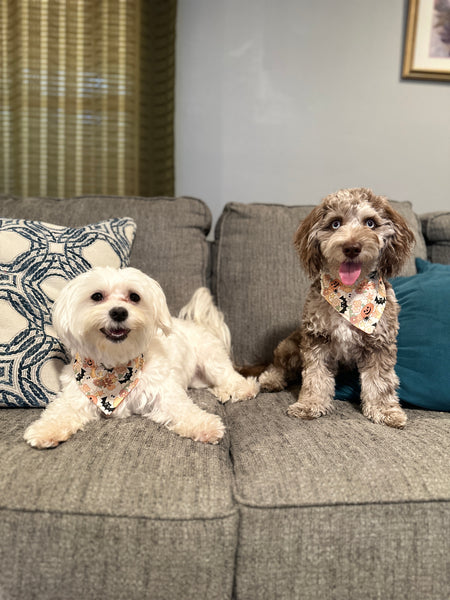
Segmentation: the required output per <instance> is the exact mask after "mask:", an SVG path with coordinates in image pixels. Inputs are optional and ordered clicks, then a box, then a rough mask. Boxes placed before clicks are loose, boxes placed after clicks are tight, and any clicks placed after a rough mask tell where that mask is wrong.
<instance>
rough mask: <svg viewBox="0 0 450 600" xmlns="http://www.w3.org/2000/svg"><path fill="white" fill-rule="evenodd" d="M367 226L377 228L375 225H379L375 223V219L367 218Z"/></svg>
mask: <svg viewBox="0 0 450 600" xmlns="http://www.w3.org/2000/svg"><path fill="white" fill-rule="evenodd" d="M366 226H367V227H368V228H369V229H375V227H376V226H377V225H376V223H375V221H374V220H373V219H367V221H366Z"/></svg>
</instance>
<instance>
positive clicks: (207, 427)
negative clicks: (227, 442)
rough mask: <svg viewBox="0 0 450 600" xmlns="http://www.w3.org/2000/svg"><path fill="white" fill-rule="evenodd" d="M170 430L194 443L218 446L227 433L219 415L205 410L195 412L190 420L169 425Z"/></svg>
mask: <svg viewBox="0 0 450 600" xmlns="http://www.w3.org/2000/svg"><path fill="white" fill-rule="evenodd" d="M168 428H169V429H170V430H171V431H174V432H175V433H178V435H181V436H182V437H188V438H191V439H192V440H194V442H204V443H207V444H217V443H218V442H219V441H220V440H221V439H222V438H223V435H224V433H225V425H224V424H223V422H222V419H221V418H220V417H219V416H218V415H213V414H211V413H208V412H206V411H204V410H200V409H199V411H198V412H197V410H196V411H194V412H193V413H192V414H191V415H190V417H189V418H188V419H185V420H183V421H179V422H177V423H173V424H171V425H168Z"/></svg>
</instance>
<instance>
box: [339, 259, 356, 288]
mask: <svg viewBox="0 0 450 600" xmlns="http://www.w3.org/2000/svg"><path fill="white" fill-rule="evenodd" d="M360 274H361V264H360V263H353V262H343V263H342V264H341V266H340V267H339V276H340V278H341V281H342V283H343V284H344V285H353V284H354V283H355V281H356V280H357V279H358V277H359V276H360Z"/></svg>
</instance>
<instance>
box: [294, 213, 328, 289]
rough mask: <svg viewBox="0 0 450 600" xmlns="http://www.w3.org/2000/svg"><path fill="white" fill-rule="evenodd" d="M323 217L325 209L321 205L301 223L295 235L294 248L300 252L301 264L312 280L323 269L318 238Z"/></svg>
mask: <svg viewBox="0 0 450 600" xmlns="http://www.w3.org/2000/svg"><path fill="white" fill-rule="evenodd" d="M322 216H323V207H322V205H321V204H319V205H318V206H316V207H315V208H314V209H313V210H312V211H311V212H310V213H309V215H308V216H307V217H306V219H304V220H303V221H302V222H301V223H300V225H299V227H298V229H297V231H296V232H295V235H294V246H295V248H296V250H297V252H298V255H299V258H300V262H301V263H302V265H303V267H304V269H305V270H306V272H307V273H308V275H309V276H310V277H312V278H313V277H315V276H316V275H318V273H320V270H321V268H322V254H321V252H320V245H319V240H318V238H317V232H318V229H319V225H320V222H321V220H322Z"/></svg>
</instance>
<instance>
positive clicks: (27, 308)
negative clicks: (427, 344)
mask: <svg viewBox="0 0 450 600" xmlns="http://www.w3.org/2000/svg"><path fill="white" fill-rule="evenodd" d="M135 232H136V224H135V222H134V221H133V220H132V219H129V218H123V219H111V220H108V221H103V222H101V223H97V224H95V225H87V226H85V227H79V228H67V227H61V226H59V225H49V224H48V223H41V222H36V221H26V220H22V219H0V406H2V407H5V406H7V407H12V406H16V407H21V408H22V407H27V406H33V407H39V406H41V407H42V406H45V405H46V404H47V403H48V402H49V400H51V399H52V398H53V397H54V396H55V395H56V392H57V391H58V381H59V374H60V372H61V369H62V367H63V366H64V364H65V363H66V362H67V357H66V355H65V353H64V350H63V348H62V346H61V344H60V342H59V341H58V339H57V338H56V333H55V331H54V329H53V327H52V321H51V308H52V305H53V302H54V301H55V299H56V296H57V295H58V293H59V291H60V290H61V288H62V287H63V286H64V284H65V283H66V281H68V280H69V279H73V277H75V276H76V275H79V274H80V273H82V272H84V271H87V270H89V269H90V268H91V267H95V266H112V267H126V266H127V265H128V262H129V257H130V251H131V246H132V244H133V240H134V235H135Z"/></svg>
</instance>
